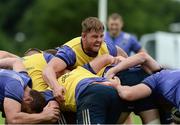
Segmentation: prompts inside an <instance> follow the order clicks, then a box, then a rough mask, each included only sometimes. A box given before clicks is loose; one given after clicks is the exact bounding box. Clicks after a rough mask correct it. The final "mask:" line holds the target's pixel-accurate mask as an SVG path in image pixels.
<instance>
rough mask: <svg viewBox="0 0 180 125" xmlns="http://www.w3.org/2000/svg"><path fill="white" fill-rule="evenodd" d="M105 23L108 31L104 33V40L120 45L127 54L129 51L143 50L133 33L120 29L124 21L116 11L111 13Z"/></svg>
mask: <svg viewBox="0 0 180 125" xmlns="http://www.w3.org/2000/svg"><path fill="white" fill-rule="evenodd" d="M107 24H108V25H107V26H108V30H109V31H108V32H106V33H105V37H104V38H105V42H111V43H113V44H115V45H117V46H119V47H121V48H122V49H123V50H124V51H125V52H126V53H127V54H128V55H130V54H131V52H135V53H138V52H142V51H144V50H143V49H142V47H141V45H140V44H139V42H138V41H137V39H136V38H135V37H134V36H133V35H131V34H129V33H126V32H123V31H122V28H123V25H124V22H123V19H122V17H121V16H120V15H119V14H118V13H113V14H111V15H110V16H109V17H108V23H107Z"/></svg>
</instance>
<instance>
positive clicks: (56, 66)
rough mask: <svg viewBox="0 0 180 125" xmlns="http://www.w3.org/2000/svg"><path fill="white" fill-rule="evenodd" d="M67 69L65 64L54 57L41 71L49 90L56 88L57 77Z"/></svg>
mask: <svg viewBox="0 0 180 125" xmlns="http://www.w3.org/2000/svg"><path fill="white" fill-rule="evenodd" d="M66 67H67V65H66V63H65V62H64V61H63V60H61V59H59V58H57V57H54V58H53V59H52V60H51V61H50V62H49V63H48V64H47V66H46V67H45V69H44V70H43V78H44V80H45V81H46V82H47V83H48V84H49V86H50V87H51V89H54V88H56V87H57V86H59V85H58V81H57V77H58V75H59V74H60V73H61V72H62V71H63V70H64V69H65V68H66Z"/></svg>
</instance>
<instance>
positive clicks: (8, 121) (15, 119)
mask: <svg viewBox="0 0 180 125" xmlns="http://www.w3.org/2000/svg"><path fill="white" fill-rule="evenodd" d="M6 122H7V123H8V124H19V123H21V121H20V120H18V118H17V117H15V116H14V117H11V118H6Z"/></svg>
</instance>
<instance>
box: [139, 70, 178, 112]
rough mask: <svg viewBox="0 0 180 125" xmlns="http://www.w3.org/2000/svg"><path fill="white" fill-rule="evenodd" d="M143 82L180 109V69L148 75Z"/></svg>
mask: <svg viewBox="0 0 180 125" xmlns="http://www.w3.org/2000/svg"><path fill="white" fill-rule="evenodd" d="M142 83H144V84H145V85H147V86H149V87H150V88H151V90H152V91H154V92H157V93H159V94H161V95H162V96H164V98H166V99H167V100H168V101H170V102H171V103H172V104H174V105H175V106H176V107H177V108H178V109H180V104H179V103H180V70H162V71H160V72H158V73H155V74H153V75H151V76H149V77H147V78H146V79H145V80H144V81H143V82H142Z"/></svg>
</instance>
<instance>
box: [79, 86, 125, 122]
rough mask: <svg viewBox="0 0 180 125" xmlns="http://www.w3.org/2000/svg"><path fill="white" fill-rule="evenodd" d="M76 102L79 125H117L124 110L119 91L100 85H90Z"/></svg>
mask: <svg viewBox="0 0 180 125" xmlns="http://www.w3.org/2000/svg"><path fill="white" fill-rule="evenodd" d="M76 101H77V123H78V124H116V122H117V120H118V118H119V116H120V113H121V109H122V108H123V106H122V101H121V99H120V97H119V95H118V93H117V91H116V90H115V89H114V88H112V87H110V86H104V85H100V84H91V85H89V86H88V87H87V88H86V89H85V91H84V92H83V93H81V94H80V96H79V97H78V99H77V100H76Z"/></svg>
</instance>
